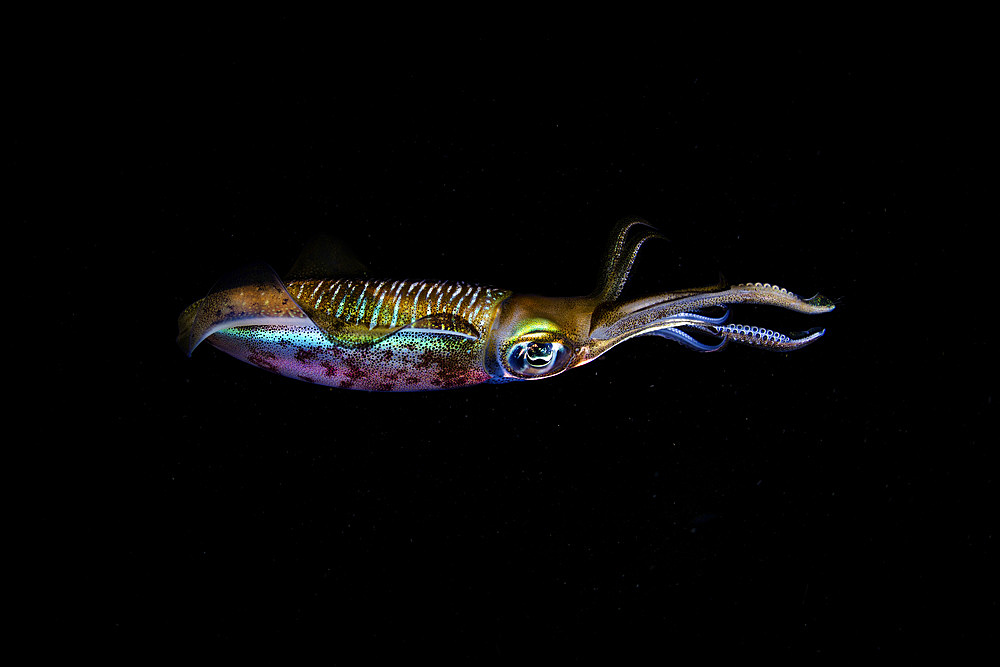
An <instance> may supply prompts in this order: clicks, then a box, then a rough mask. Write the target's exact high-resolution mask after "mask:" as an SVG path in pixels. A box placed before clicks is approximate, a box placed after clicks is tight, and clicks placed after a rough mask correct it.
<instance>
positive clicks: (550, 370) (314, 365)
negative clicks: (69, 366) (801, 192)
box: [177, 219, 834, 391]
mask: <svg viewBox="0 0 1000 667" xmlns="http://www.w3.org/2000/svg"><path fill="white" fill-rule="evenodd" d="M635 230H638V233H633V232H634V231H635ZM654 238H664V237H663V235H662V234H661V233H660V232H659V231H657V230H656V229H655V228H653V227H652V226H651V225H649V224H648V223H646V222H645V221H643V220H639V219H629V220H624V221H622V222H621V223H619V224H618V226H617V227H616V228H615V230H614V231H613V232H612V235H611V241H610V243H609V246H608V250H607V252H606V254H605V259H604V270H603V275H602V279H601V281H600V284H599V285H598V287H597V288H596V289H595V290H594V292H593V293H591V294H590V295H587V296H579V297H563V298H558V297H544V296H536V295H527V294H513V293H511V292H510V291H508V290H503V289H498V288H495V287H490V286H485V285H471V284H468V283H462V282H455V281H426V280H419V281H414V280H403V279H386V280H374V279H371V278H369V277H368V275H367V269H366V268H365V266H364V264H362V263H361V262H359V261H358V260H357V259H356V258H354V257H353V255H351V254H350V253H349V252H347V251H346V249H344V248H343V247H342V246H341V245H340V244H338V243H337V242H336V241H333V240H331V239H328V238H321V239H319V240H317V241H316V242H314V243H313V244H312V245H311V246H310V247H308V248H307V249H306V250H305V251H304V252H303V254H302V256H301V257H300V258H299V260H298V261H297V262H296V264H295V266H294V267H293V268H292V270H291V271H290V272H289V274H288V275H287V276H286V278H285V279H284V280H282V279H280V278H278V276H277V275H276V274H275V273H274V271H273V270H272V269H271V268H270V267H268V266H266V265H255V266H252V267H248V268H247V269H244V270H243V271H239V272H235V273H233V274H231V275H229V276H227V277H226V278H224V279H223V280H220V281H219V282H218V283H217V284H216V286H215V287H213V288H212V290H211V291H210V292H209V294H208V296H206V297H205V298H204V299H202V300H200V301H198V302H196V303H194V304H192V305H191V306H189V307H188V308H187V309H185V310H184V312H183V313H182V314H181V316H180V318H179V320H178V327H179V334H178V337H177V342H178V343H179V344H180V346H181V347H182V349H184V351H185V352H187V353H188V354H190V353H191V351H193V350H194V349H195V348H196V347H197V346H198V345H199V344H200V343H201V342H202V341H205V340H207V341H208V342H209V343H211V344H212V345H213V346H215V347H217V348H219V349H220V350H222V351H224V352H226V353H227V354H230V355H232V356H234V357H236V358H238V359H241V360H243V361H246V362H247V363H251V364H254V365H256V366H258V367H260V368H264V369H266V370H270V371H272V372H275V373H279V374H281V375H284V376H286V377H291V378H296V379H300V380H304V381H307V382H313V383H317V384H325V385H329V386H335V387H343V388H349V389H362V390H368V391H420V390H428V389H444V388H450V387H461V386H468V385H473V384H480V383H484V382H485V383H499V382H510V381H515V380H534V379H540V378H545V377H552V376H554V375H558V374H559V373H562V372H563V371H565V370H567V369H569V368H573V367H576V366H581V365H583V364H586V363H588V362H590V361H593V360H594V359H596V358H597V357H599V356H600V355H602V354H604V353H605V352H607V351H608V350H610V349H611V348H613V347H615V346H616V345H618V344H620V343H622V342H624V341H626V340H629V339H631V338H634V337H636V336H646V335H653V336H660V337H662V338H667V339H669V340H674V341H676V342H678V343H680V344H681V345H684V346H685V347H688V348H691V349H694V350H698V351H702V352H714V351H718V350H721V349H723V348H725V347H726V346H727V345H728V344H729V343H730V342H734V343H741V344H744V345H749V346H754V347H758V348H763V349H770V350H783V351H789V350H796V349H799V348H801V347H804V346H806V345H808V344H810V343H812V342H814V341H816V340H817V339H818V338H820V337H821V336H822V335H823V334H824V332H825V329H812V330H810V331H808V332H805V333H804V334H802V335H791V336H789V335H785V334H782V333H779V332H775V331H771V330H770V329H765V328H762V327H756V326H747V325H743V324H733V323H728V318H729V314H730V306H731V305H734V304H761V305H771V306H776V307H779V308H785V309H787V310H792V311H796V312H799V313H804V314H810V315H812V314H819V313H826V312H829V311H831V310H833V309H834V304H833V302H832V301H830V300H829V299H826V298H825V297H823V296H820V295H816V296H814V297H812V298H810V299H801V298H800V297H798V296H797V295H795V294H794V293H792V292H790V291H788V290H786V289H784V288H781V287H778V286H777V285H771V284H769V283H743V284H738V285H732V286H726V285H716V286H712V287H702V288H694V289H687V290H678V291H674V292H663V293H660V294H654V295H650V296H646V297H641V298H635V299H628V300H620V298H619V297H620V296H621V294H622V291H623V290H624V288H625V285H626V283H627V282H628V278H629V273H630V272H631V268H632V265H633V263H634V262H635V259H636V257H637V256H638V253H639V250H640V248H641V247H642V246H643V244H644V243H645V242H646V241H648V240H650V239H654ZM719 309H722V312H721V314H719ZM699 337H700V338H702V339H707V340H708V342H705V340H700V339H699Z"/></svg>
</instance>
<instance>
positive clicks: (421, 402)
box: [10, 17, 997, 658]
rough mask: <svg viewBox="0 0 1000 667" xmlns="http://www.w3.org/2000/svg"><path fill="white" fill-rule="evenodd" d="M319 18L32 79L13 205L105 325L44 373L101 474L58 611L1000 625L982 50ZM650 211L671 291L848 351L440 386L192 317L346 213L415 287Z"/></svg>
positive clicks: (640, 271)
mask: <svg viewBox="0 0 1000 667" xmlns="http://www.w3.org/2000/svg"><path fill="white" fill-rule="evenodd" d="M307 24H308V21H299V20H291V19H287V18H284V17H273V19H265V20H264V21H261V22H260V23H255V24H253V25H245V24H239V25H235V24H228V23H226V22H219V23H213V24H212V25H211V26H204V25H203V26H201V27H198V28H188V27H184V28H180V27H178V28H177V29H170V30H159V31H157V32H156V35H155V38H153V35H152V31H150V33H149V34H147V33H146V32H145V31H143V30H139V29H136V30H133V31H132V32H131V34H130V37H129V38H126V39H117V38H116V39H113V40H102V39H94V40H93V41H91V42H89V43H87V44H85V45H84V46H81V48H80V50H79V52H78V53H72V52H71V53H68V54H63V55H59V56H54V57H53V56H48V55H46V56H39V57H43V58H44V59H46V63H45V64H46V67H47V68H48V70H49V71H51V72H53V76H52V77H51V78H48V79H46V78H44V77H36V78H33V77H26V78H25V81H24V83H25V84H26V85H25V90H26V91H27V93H26V94H25V95H24V97H23V99H25V100H26V101H27V102H28V104H27V105H26V107H25V108H26V109H27V113H26V114H25V118H24V122H23V123H22V125H21V126H20V130H19V131H17V132H15V133H14V135H13V142H12V143H13V146H14V149H15V150H14V151H13V158H10V162H12V163H13V165H12V166H13V167H14V171H15V172H16V174H17V176H16V177H15V180H14V182H13V186H14V188H13V189H14V191H15V194H17V193H18V192H25V193H29V195H30V196H29V197H24V198H20V199H19V198H16V201H18V200H19V201H20V203H22V204H23V206H21V207H19V208H18V209H17V210H16V211H15V215H18V216H20V217H19V220H20V221H21V222H23V223H25V226H26V227H28V228H34V229H33V231H34V230H37V231H40V232H42V233H43V234H44V235H46V236H48V237H49V238H48V239H47V240H46V242H44V243H42V244H41V245H40V246H33V247H37V248H38V250H37V251H34V253H33V254H32V255H31V256H30V258H31V259H35V260H37V261H39V262H41V265H42V266H45V267H50V266H53V265H52V264H51V263H49V260H48V259H47V258H48V257H51V254H50V252H51V250H52V249H53V248H54V249H55V251H56V257H57V261H56V262H55V263H54V267H53V268H55V269H58V271H45V273H47V274H55V275H54V277H56V278H58V283H59V290H60V291H59V292H58V294H59V295H60V296H59V297H58V298H59V299H61V302H62V303H65V304H68V307H67V308H63V309H60V310H58V311H57V312H58V313H59V318H58V325H59V331H70V332H73V333H74V334H77V335H76V337H75V338H74V339H73V340H74V342H72V343H68V342H67V340H66V339H65V338H64V339H62V341H61V344H60V345H61V346H62V347H63V348H65V347H66V346H67V345H68V346H69V347H70V350H71V352H70V353H69V355H68V357H69V359H71V362H70V364H69V369H70V371H71V373H72V375H71V378H72V379H71V380H70V381H69V386H68V387H66V386H65V385H64V384H62V383H64V382H65V380H64V381H62V382H55V383H49V384H46V385H45V387H47V388H46V389H44V390H39V391H40V394H39V396H40V400H39V401H37V402H34V404H35V407H38V404H39V403H42V404H44V406H46V407H45V410H44V411H43V412H42V413H41V417H39V419H42V420H44V421H41V422H40V424H41V426H42V429H41V430H42V432H44V433H46V434H48V435H51V436H55V438H54V439H53V443H57V444H53V445H51V446H49V447H47V448H44V452H45V454H44V458H45V460H46V461H47V462H48V463H47V465H49V466H51V467H52V468H60V467H65V468H68V469H69V470H68V472H69V475H68V477H69V478H70V480H71V481H70V482H68V483H67V484H65V485H63V484H54V483H53V484H52V489H53V491H55V492H54V493H51V494H46V500H45V501H44V503H41V504H42V505H43V506H44V508H45V511H46V512H47V513H48V514H49V515H50V516H52V517H55V518H56V523H58V524H59V525H64V526H65V532H59V531H53V532H55V533H56V534H57V535H58V537H56V538H55V543H56V544H57V545H61V546H56V547H54V548H52V549H46V550H45V553H46V554H48V555H49V556H50V558H48V559H46V561H45V562H46V564H47V568H48V572H49V574H50V577H59V578H60V580H61V581H63V582H64V583H63V585H61V586H59V587H58V594H59V597H57V598H55V599H56V600H59V599H61V598H62V596H63V595H65V596H66V598H68V601H69V604H65V605H64V604H62V603H61V602H57V603H53V605H52V608H54V609H55V618H57V619H58V620H59V621H60V622H63V621H65V622H67V623H69V624H71V625H73V626H80V625H81V624H85V625H87V626H88V627H89V628H90V629H89V630H88V632H87V636H88V638H89V639H91V640H93V641H95V642H97V643H98V644H100V645H106V646H142V647H155V646H159V645H164V644H170V645H174V646H176V645H178V644H180V645H185V644H187V643H188V642H194V641H218V642H220V643H222V644H242V645H251V646H254V645H258V644H260V643H271V642H274V643H278V644H284V645H303V644H313V643H315V644H319V645H326V646H328V650H329V652H330V654H331V655H343V653H344V652H347V651H350V650H354V649H364V650H372V651H376V652H381V651H392V650H396V649H398V650H401V651H406V652H410V653H411V654H413V655H419V654H421V653H423V652H425V651H432V652H434V654H437V655H447V654H451V653H458V654H467V655H473V656H481V655H499V656H501V657H512V656H519V655H521V654H522V651H523V649H524V648H525V647H526V646H527V645H528V643H529V642H534V641H537V642H539V643H540V645H542V646H545V647H547V648H548V649H550V650H552V651H554V652H557V653H559V654H561V655H564V656H567V657H571V658H572V657H575V656H581V655H585V654H587V653H589V652H591V651H592V650H594V649H596V648H598V647H610V648H618V649H620V650H622V651H625V652H627V651H629V650H633V649H635V648H637V647H640V646H643V645H646V644H649V645H653V646H656V647H658V649H659V650H660V651H662V652H663V653H664V654H670V655H677V654H678V653H679V652H681V651H695V652H697V653H699V654H706V653H713V652H716V651H719V650H733V651H739V652H744V651H747V650H765V651H768V652H769V653H787V654H793V655H800V654H815V653H820V654H823V653H826V654H830V653H832V654H838V653H847V654H859V653H860V654H866V653H872V654H874V653H910V652H923V651H925V650H927V649H929V648H932V647H934V648H946V649H953V650H958V651H961V650H965V649H968V648H969V647H971V646H977V645H979V644H980V643H984V642H985V640H986V637H987V632H988V631H989V628H991V627H993V624H994V622H995V620H996V619H995V615H996V605H997V592H996V587H995V575H994V574H993V569H994V568H993V567H992V566H993V565H995V547H994V542H993V540H994V534H995V530H994V528H995V523H994V520H993V512H992V511H990V510H988V504H989V503H990V502H991V499H992V497H993V495H994V493H993V479H994V470H995V469H994V468H993V461H994V457H993V455H992V453H991V451H990V450H991V449H992V447H993V445H994V443H993V440H992V438H990V437H988V436H986V435H984V434H983V431H984V430H985V429H986V427H987V425H988V424H989V425H990V426H992V418H993V412H992V405H991V398H992V393H991V390H990V389H987V384H988V379H987V378H989V376H990V374H991V373H992V370H993V363H992V356H991V355H990V353H989V352H988V349H987V346H986V343H987V342H988V337H987V335H986V333H985V330H984V325H983V324H982V323H981V322H980V321H979V320H978V319H977V318H978V317H979V314H980V313H983V312H985V311H986V310H987V309H988V308H989V305H988V300H985V299H984V300H980V298H979V296H978V295H979V294H980V290H981V288H983V287H984V286H985V284H984V283H983V282H982V281H981V280H979V279H978V278H977V277H976V274H977V273H978V271H979V269H981V268H984V267H985V266H988V264H987V263H986V260H987V258H989V257H991V255H992V246H990V245H988V243H987V240H986V239H987V237H986V236H985V232H984V230H983V227H984V226H986V225H988V224H991V223H990V221H991V220H992V218H993V217H995V213H994V212H993V211H984V210H979V209H977V208H976V205H975V204H974V203H973V202H974V201H975V200H977V199H978V197H979V196H980V195H981V194H984V193H985V188H986V177H985V175H984V172H983V171H982V170H981V167H979V166H978V165H977V164H976V161H975V156H976V154H977V153H979V152H980V149H979V148H978V147H977V146H978V144H979V142H980V140H981V137H980V134H979V133H980V131H981V126H980V122H981V121H982V120H983V119H984V117H985V112H984V110H983V109H982V107H981V101H982V99H983V98H984V94H983V93H981V92H980V91H981V90H983V89H984V88H985V87H986V85H987V80H986V79H983V80H980V79H979V78H978V76H979V75H978V73H977V71H978V70H977V68H976V67H975V65H976V64H977V63H978V61H979V60H980V59H979V54H978V52H977V49H976V48H975V45H974V44H970V45H966V46H971V48H965V49H961V50H958V51H955V50H954V49H952V48H950V47H949V48H947V49H946V48H943V47H941V46H940V45H935V44H929V43H927V42H925V41H922V40H919V39H918V40H912V41H906V40H894V39H872V40H865V39H861V38H859V37H852V38H850V39H846V38H845V39H843V40H840V41H837V42H829V43H823V44H814V43H812V42H811V41H809V40H802V41H798V42H796V43H788V44H785V43H775V42H773V41H770V40H764V39H761V40H760V41H759V42H757V41H754V40H752V39H745V40H742V41H741V42H740V43H739V44H737V43H735V42H731V41H729V40H726V39H717V40H708V41H705V42H701V41H700V40H697V39H690V40H686V41H684V43H683V44H681V43H679V42H678V41H677V40H676V39H673V38H672V39H669V40H667V39H666V38H662V39H658V37H660V36H658V35H656V34H650V33H652V32H653V31H649V32H648V33H644V34H637V33H636V32H635V31H634V30H631V29H630V30H626V31H621V32H606V33H591V34H586V35H585V34H579V35H577V36H573V37H567V36H565V35H564V34H563V33H562V32H551V33H544V32H543V33H539V34H531V35H526V34H523V33H519V32H514V31H512V32H510V33H509V34H506V35H504V36H497V35H490V36H477V35H476V32H475V31H471V33H472V34H471V36H470V34H469V33H470V31H466V32H465V33H464V35H463V36H457V35H455V34H451V33H450V32H449V31H439V32H437V33H426V32H423V31H412V32H406V31H400V32H399V33H392V34H391V33H388V32H381V31H378V30H364V31H358V32H355V31H354V30H353V29H352V27H351V26H339V27H338V28H337V29H336V30H332V31H331V32H330V33H327V32H325V31H324V30H323V29H322V28H321V29H319V30H316V29H310V27H308V25H307ZM312 28H315V26H313V27H312ZM234 36H236V37H237V39H232V37H234ZM116 37H120V36H116ZM673 37H676V35H674V36H673ZM665 41H666V42H669V43H668V44H664V42H665ZM25 58H28V56H25ZM992 83H995V82H991V83H990V85H992ZM53 89H54V90H53ZM53 92H55V95H51V93H53ZM50 95H51V97H50ZM41 100H54V101H53V102H51V103H50V102H48V101H46V102H42V101H41ZM53 137H56V139H55V140H54V141H53ZM53 174H54V175H53ZM56 179H59V180H60V181H64V182H66V183H68V184H69V185H68V186H67V187H66V188H65V189H63V188H55V192H54V191H53V190H54V189H53V188H52V187H47V186H46V184H48V185H51V184H53V183H55V182H56ZM40 183H41V184H42V187H41V188H38V187H37V186H38V185H39V184H40ZM41 193H45V194H44V195H43V194H41ZM49 203H56V204H65V205H66V208H67V209H69V210H73V211H74V214H73V218H72V220H73V222H72V225H71V227H70V229H68V230H66V231H59V232H51V231H50V229H49V227H48V225H49V223H50V220H51V219H50V218H49V217H48V216H49V215H50V213H49V212H48V210H47V204H49ZM628 215H638V216H642V217H644V218H646V219H647V220H649V221H650V222H651V223H653V224H654V225H656V226H658V227H659V228H661V229H662V230H664V232H665V233H666V234H667V236H668V237H669V238H670V241H669V242H656V243H650V244H647V246H646V247H645V248H644V250H643V253H642V254H641V255H640V258H639V260H638V262H637V265H636V269H635V272H634V278H633V281H632V283H631V287H630V289H632V290H634V292H635V293H641V292H653V291H656V290H669V289H671V288H676V287H685V286H689V285H692V284H702V283H703V284H710V283H713V282H715V280H716V279H717V277H718V274H719V272H722V273H724V274H725V276H726V277H727V278H728V279H730V280H732V281H735V282H744V281H761V282H764V281H767V282H772V283H778V284H780V285H782V286H786V287H788V288H789V289H791V290H793V291H796V292H798V293H801V294H804V295H806V296H809V295H811V294H812V293H814V292H816V291H821V292H822V293H823V294H825V295H827V296H830V297H832V298H835V299H837V300H838V303H839V305H838V309H837V311H835V312H834V313H832V314H829V315H824V316H819V317H816V318H808V317H806V316H799V315H788V314H785V313H782V312H776V311H773V310H769V309H765V308H751V307H744V308H742V309H737V310H736V312H734V320H735V321H739V322H746V323H755V324H761V325H764V326H770V327H772V328H780V329H782V330H784V331H789V330H793V329H797V328H806V327H808V326H819V325H822V326H826V327H827V329H828V333H827V336H826V337H825V338H823V339H822V340H821V341H820V342H818V343H817V344H815V345H813V346H811V347H809V348H807V349H805V350H802V351H800V352H796V353H793V354H774V353H766V352H761V351H756V350H752V349H749V348H743V347H738V346H732V347H730V348H729V349H728V350H726V351H725V352H723V353H720V354H714V355H703V354H697V353H694V352H691V351H688V350H686V349H682V348H681V347H679V346H677V345H676V344H673V343H668V342H666V341H663V340H660V339H640V340H635V341H631V342H629V343H628V344H625V345H622V346H621V347H619V348H617V349H615V350H614V351H612V352H611V353H609V354H607V355H606V356H605V357H603V358H601V359H600V360H598V361H597V362H595V363H593V364H590V365H588V366H586V367H583V368H580V369H576V370H574V371H572V372H569V373H566V374H563V375H561V376H559V377H557V378H553V379H550V380H544V381H538V382H525V383H516V384H509V385H500V386H489V385H485V386H480V387H473V388H468V389H461V390H453V391H445V392H432V393H416V394H367V393H361V392H351V391H344V390H336V389H328V388H323V387H316V386H310V385H307V384H305V383H297V382H294V381H291V380H287V379H284V378H281V377H277V376H272V375H269V374H267V373H264V372H263V371H260V370H259V369H256V368H253V367H250V366H247V365H244V364H241V363H239V362H237V361H235V360H233V359H230V358H228V357H226V356H225V355H222V354H221V353H218V352H216V351H215V350H213V349H211V348H210V347H208V346H203V348H199V349H198V350H197V351H196V353H195V354H194V355H193V357H192V358H191V359H187V358H185V357H184V355H183V354H182V353H181V352H180V351H179V350H178V349H177V348H176V346H175V344H174V340H173V339H174V336H175V335H176V316H177V315H178V313H179V312H180V311H181V310H182V309H183V308H184V307H185V306H186V305H187V304H188V303H190V302H192V301H194V300H196V299H197V298H199V297H201V296H202V295H204V293H205V292H206V291H207V290H208V288H209V287H210V286H211V285H212V283H213V282H214V281H215V280H216V279H217V278H219V277H220V276H222V275H223V274H224V273H226V272H227V271H230V270H232V269H234V268H237V267H239V266H241V265H243V264H246V263H248V262H251V261H256V260H263V261H267V262H268V263H270V264H271V265H273V266H274V267H275V268H276V269H277V270H278V272H279V273H280V272H282V271H284V270H285V269H287V268H288V267H289V266H290V265H291V263H292V262H293V261H294V259H295V256H296V254H297V252H298V250H299V249H300V248H301V246H302V244H303V243H305V242H306V241H307V240H308V239H309V238H310V237H311V236H312V235H313V234H315V233H316V232H318V231H325V232H330V233H333V234H335V235H337V236H340V237H341V238H343V239H345V240H346V241H347V242H348V244H349V245H350V246H352V247H353V248H354V249H355V250H356V252H357V254H358V255H359V256H360V257H361V258H362V259H363V260H365V261H366V262H367V263H368V265H369V266H370V268H371V269H372V271H373V274H374V275H376V276H386V277H404V278H442V279H462V280H466V281H474V282H483V283H490V284H494V285H497V286H502V287H509V288H512V289H515V290H517V291H523V292H539V293H545V294H552V295H559V294H565V295H572V294H580V293H585V292H588V291H589V290H590V289H592V287H593V286H594V284H595V282H596V280H597V270H598V265H599V259H600V257H601V256H602V253H603V251H604V244H605V242H606V236H607V233H608V231H609V230H610V228H611V226H612V225H613V224H614V222H615V221H616V220H617V219H619V218H621V217H624V216H628ZM67 269H68V272H67V273H66V274H65V275H67V276H68V278H63V277H60V276H62V275H64V274H63V271H64V270H67ZM46 277H53V276H52V275H48V276H46ZM81 332H82V334H83V335H82V336H81V335H79V334H80V333H81ZM53 386H62V387H63V389H67V391H63V390H59V391H56V390H54V389H53V388H52V387H53ZM42 397H44V398H42ZM67 462H68V464H69V465H66V463H67ZM43 465H44V464H43ZM42 470H43V473H42V476H43V477H44V476H45V474H46V473H45V472H44V467H43V468H42ZM41 534H42V535H43V536H45V537H46V538H48V537H51V534H50V531H48V530H46V529H43V530H41ZM62 547H66V548H65V549H63V548H62ZM69 554H72V555H69ZM49 611H52V609H49Z"/></svg>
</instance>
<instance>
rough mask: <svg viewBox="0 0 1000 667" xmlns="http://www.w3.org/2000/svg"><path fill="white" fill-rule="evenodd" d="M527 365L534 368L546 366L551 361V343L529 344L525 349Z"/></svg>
mask: <svg viewBox="0 0 1000 667" xmlns="http://www.w3.org/2000/svg"><path fill="white" fill-rule="evenodd" d="M527 356H528V363H529V364H531V365H532V366H535V367H541V366H545V365H547V364H548V363H549V362H550V361H552V343H529V344H528V349H527Z"/></svg>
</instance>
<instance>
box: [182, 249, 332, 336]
mask: <svg viewBox="0 0 1000 667" xmlns="http://www.w3.org/2000/svg"><path fill="white" fill-rule="evenodd" d="M269 324H270V325H284V326H288V325H292V324H294V325H298V326H308V325H310V324H312V320H310V319H309V316H308V315H306V313H305V312H304V311H303V310H302V308H300V307H299V305H298V304H297V303H296V302H295V299H293V298H292V296H291V295H290V294H289V293H288V291H287V290H286V289H285V286H284V284H283V283H282V282H281V279H280V278H278V276H277V274H275V272H274V269H272V268H271V267H270V266H268V265H267V264H262V263H261V264H253V265H251V266H248V267H246V268H244V269H240V270H238V271H234V272H232V273H230V274H229V275H227V276H225V277H224V278H222V279H221V280H219V281H218V282H217V283H215V285H214V286H213V287H212V289H211V290H210V291H209V292H208V295H207V296H206V297H205V298H204V299H201V300H200V301H197V302H195V303H193V304H191V305H190V306H188V307H187V308H186V309H185V310H184V312H183V313H181V316H180V318H179V319H178V321H177V327H178V335H177V344H178V345H180V347H181V349H182V350H184V352H185V354H187V355H188V356H191V352H193V351H194V349H195V348H196V347H198V345H200V344H201V342H202V341H204V340H205V339H206V338H208V337H209V336H211V335H212V334H214V333H215V332H217V331H220V330H222V329H231V328H233V327H242V326H254V325H269Z"/></svg>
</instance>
